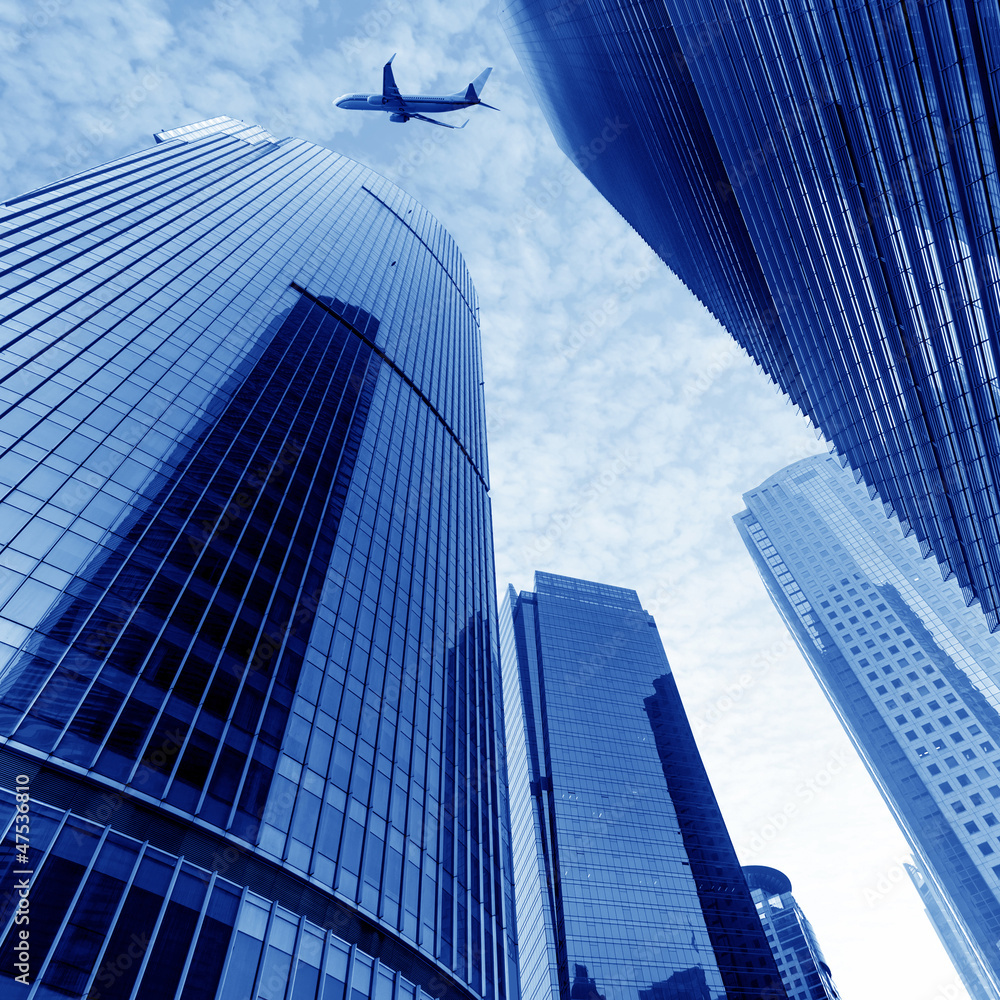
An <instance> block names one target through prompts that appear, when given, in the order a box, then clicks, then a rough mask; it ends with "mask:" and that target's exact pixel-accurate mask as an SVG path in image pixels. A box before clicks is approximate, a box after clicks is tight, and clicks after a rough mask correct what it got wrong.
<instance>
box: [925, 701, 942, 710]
mask: <svg viewBox="0 0 1000 1000" xmlns="http://www.w3.org/2000/svg"><path fill="white" fill-rule="evenodd" d="M927 707H928V708H929V709H930V710H931V711H932V712H937V711H938V710H940V708H941V705H940V704H939V703H938V702H936V701H929V702H927Z"/></svg>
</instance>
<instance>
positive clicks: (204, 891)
mask: <svg viewBox="0 0 1000 1000" xmlns="http://www.w3.org/2000/svg"><path fill="white" fill-rule="evenodd" d="M157 139H158V145H157V146H156V147H154V148H153V149H149V150H144V151H142V152H139V153H136V154H133V155H130V156H126V157H124V158H122V159H121V160H118V161H115V162H113V163H110V164H105V165H104V166H101V167H98V168H95V169H93V170H89V171H85V172H84V173H82V174H79V175H77V176H76V177H73V178H70V179H68V180H66V181H62V182H59V183H56V184H53V185H50V186H49V187H46V188H43V189H40V190H38V191H35V192H32V193H30V194H28V195H26V196H24V197H22V198H18V199H14V200H13V201H10V202H8V203H7V204H6V205H5V206H3V208H2V209H0V219H2V221H3V230H2V243H0V266H2V267H3V268H4V269H3V270H2V271H0V315H2V316H3V330H4V336H5V341H4V345H3V354H2V360H3V365H4V367H3V369H2V370H0V393H2V398H3V405H4V410H3V413H2V415H0V443H2V446H3V448H4V455H3V457H2V458H0V484H2V497H0V530H2V531H3V538H2V541H3V543H4V544H5V548H4V553H3V566H4V567H5V568H4V569H3V571H2V574H0V731H2V734H3V735H4V736H5V737H7V740H6V742H5V745H4V746H3V748H2V749H0V762H2V766H3V774H4V779H3V784H4V790H3V791H0V832H2V833H3V834H5V840H4V845H3V851H2V854H0V870H2V872H3V873H5V874H4V879H5V880H6V881H7V886H8V888H9V887H10V886H11V885H13V884H14V881H15V876H14V875H13V874H12V872H13V869H14V868H30V869H31V871H32V872H33V875H32V877H31V885H30V901H31V948H30V956H29V958H28V960H27V966H28V967H27V968H26V969H23V970H22V969H20V968H18V967H17V966H16V965H15V957H14V956H15V955H16V954H17V949H16V947H15V946H16V944H17V943H18V942H19V937H18V925H17V923H16V915H15V906H16V903H17V898H16V897H15V896H14V895H13V894H10V893H8V892H7V890H6V889H4V890H0V891H2V892H3V893H4V895H2V896H0V959H2V960H0V975H2V976H3V977H4V978H3V979H2V980H0V982H2V983H4V984H5V985H3V986H0V993H2V994H3V995H4V996H5V997H6V996H8V995H9V996H11V997H15V996H16V997H22V996H23V997H25V1000H35V998H36V997H37V998H39V1000H41V998H43V997H44V998H46V1000H51V998H53V997H57V996H70V997H80V996H88V997H91V998H92V1000H97V998H98V997H100V998H102V1000H111V998H120V1000H127V998H129V997H132V998H135V1000H152V998H159V997H170V998H173V997H175V996H177V997H183V998H184V1000H214V998H219V1000H242V998H245V997H261V998H267V1000H279V998H283V1000H284V998H288V1000H300V998H316V997H319V996H322V997H324V998H325V997H334V996H335V997H342V996H344V995H345V990H346V991H347V993H346V995H347V996H349V997H351V998H369V997H378V998H379V1000H382V998H383V997H384V998H386V1000H402V998H406V1000H415V998H421V997H426V996H429V995H433V996H447V997H449V998H452V997H454V998H460V1000H483V998H496V1000H499V998H502V997H507V996H516V995H517V989H516V984H515V983H512V982H511V979H512V977H515V976H516V972H515V969H514V960H513V945H512V943H511V940H510V939H509V937H508V935H509V933H510V932H512V928H511V919H510V914H511V912H512V886H511V882H510V872H509V861H507V860H504V858H505V854H506V852H508V851H509V843H508V833H507V828H506V818H505V817H506V811H507V807H506V800H505V795H506V792H505V781H504V767H505V765H504V758H503V746H502V741H501V734H500V733H499V732H498V724H499V718H500V705H499V701H498V699H499V691H500V684H501V678H500V668H499V658H498V655H497V636H496V623H495V611H494V605H495V595H494V592H493V583H492V580H493V564H492V540H491V526H490V514H489V501H488V497H487V492H486V491H487V484H486V480H485V475H486V454H485V433H484V426H485V421H484V412H483V398H482V391H481V389H480V385H481V381H482V376H481V372H480V362H479V327H478V321H477V319H476V302H475V292H474V290H473V288H472V285H471V283H470V281H469V277H468V274H467V272H466V269H465V266H464V263H463V262H462V260H461V257H460V256H459V254H458V252H457V249H456V247H455V245H454V243H453V241H452V240H451V238H450V237H449V236H448V234H447V233H446V232H445V231H444V230H443V229H442V228H441V226H440V225H439V224H438V223H437V222H436V221H435V220H434V219H432V218H431V217H430V216H429V215H428V214H427V213H426V212H425V211H424V210H423V209H422V208H421V207H420V206H419V205H418V204H416V203H415V202H414V201H412V200H411V199H409V198H408V197H407V196H406V195H404V194H403V193H402V192H401V191H400V190H398V189H397V188H395V187H394V186H393V185H391V184H389V183H388V182H386V181H385V180H383V179H381V178H380V177H378V176H377V175H375V174H373V173H372V172H371V171H368V170H366V169H365V168H363V167H361V166H360V165H359V164H357V163H354V162H352V161H351V160H348V159H346V158H344V157H341V156H338V155H337V154H335V153H332V152H330V151H328V150H324V149H321V148H320V147H317V146H315V145H312V144H310V143H306V142H302V141H299V140H296V139H285V140H281V141H278V140H275V139H274V138H272V137H271V136H270V135H268V134H267V133H266V132H264V131H263V130H261V129H259V128H257V127H255V126H247V125H244V124H243V123H240V122H235V121H233V120H231V119H224V118H220V119H213V120H212V121H209V122H203V123H200V124H198V125H196V126H190V127H188V128H183V129H177V130H174V131H171V132H167V133H161V134H160V135H159V136H157ZM492 692H496V697H494V696H493V695H492ZM25 791H26V792H28V794H30V797H31V802H30V830H31V835H30V853H29V854H28V856H27V858H24V857H23V854H22V857H21V858H20V859H19V858H18V852H16V851H15V850H14V848H15V846H16V844H17V833H18V832H19V829H20V827H19V824H18V823H17V822H16V821H15V808H16V802H17V800H16V799H15V795H16V794H17V793H21V792H25ZM21 801H24V799H22V800H21ZM26 862H27V863H26ZM22 972H23V973H24V974H25V977H26V978H25V979H24V980H22V983H21V984H19V983H18V982H17V981H15V980H13V979H12V978H8V977H14V976H16V975H18V974H20V973H22ZM24 983H28V984H30V988H29V987H28V986H25V985H24ZM425 991H426V992H425Z"/></svg>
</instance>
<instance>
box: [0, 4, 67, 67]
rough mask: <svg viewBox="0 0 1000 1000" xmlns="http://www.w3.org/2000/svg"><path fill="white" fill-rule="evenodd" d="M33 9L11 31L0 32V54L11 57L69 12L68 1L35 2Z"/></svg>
mask: <svg viewBox="0 0 1000 1000" xmlns="http://www.w3.org/2000/svg"><path fill="white" fill-rule="evenodd" d="M32 7H33V8H34V9H33V10H32V11H31V12H30V13H29V14H28V15H27V17H25V18H23V19H22V20H21V22H20V23H19V24H18V25H17V26H16V27H15V28H14V29H13V30H10V29H8V30H6V31H2V32H0V52H3V53H4V54H6V55H12V54H13V53H15V52H17V50H18V49H19V48H21V46H22V45H25V44H27V43H28V42H31V41H34V40H35V39H37V38H39V37H40V36H41V35H42V34H43V33H44V32H45V31H46V30H47V29H48V28H49V27H51V25H52V22H53V21H55V20H56V19H58V18H60V17H61V16H62V15H63V14H65V13H66V11H68V10H69V7H70V0H35V3H34V4H32Z"/></svg>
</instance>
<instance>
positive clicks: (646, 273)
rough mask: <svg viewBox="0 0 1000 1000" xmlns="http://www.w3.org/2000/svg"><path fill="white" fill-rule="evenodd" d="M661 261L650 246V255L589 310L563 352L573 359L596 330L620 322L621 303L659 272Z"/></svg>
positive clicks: (647, 251) (569, 337) (564, 355)
mask: <svg viewBox="0 0 1000 1000" xmlns="http://www.w3.org/2000/svg"><path fill="white" fill-rule="evenodd" d="M659 262H660V261H659V258H658V257H657V255H656V253H655V252H654V251H653V250H652V249H651V248H649V247H647V248H646V256H645V257H644V258H643V260H642V261H641V262H640V263H639V265H638V266H637V267H634V268H632V270H631V271H629V273H628V274H627V275H625V277H624V278H621V279H620V280H619V281H618V283H617V284H616V286H615V292H614V294H613V295H609V296H608V297H607V298H606V299H604V300H603V301H602V302H601V303H600V305H598V306H595V307H594V308H593V309H591V310H590V311H589V312H588V313H587V317H586V319H584V320H583V322H582V323H580V324H578V325H577V326H576V327H575V328H574V329H573V331H572V332H571V333H570V334H569V336H568V337H567V338H566V340H565V341H564V343H563V346H562V348H561V349H560V351H559V353H560V355H561V356H562V357H563V358H565V359H566V360H567V361H570V360H571V359H572V358H574V357H575V356H576V354H577V353H578V352H579V350H580V348H581V347H583V346H584V345H585V344H587V343H588V342H589V341H590V340H592V339H593V338H594V336H595V335H596V334H598V333H600V332H601V331H602V330H606V329H608V328H609V327H614V326H616V325H617V323H618V318H617V316H616V313H617V312H618V309H619V307H620V306H623V305H625V304H626V303H627V302H628V301H629V300H630V299H631V298H632V296H633V295H635V294H636V292H638V291H639V289H640V288H642V286H643V285H644V284H645V283H646V282H647V281H649V279H650V278H651V277H652V276H653V274H654V273H655V272H656V268H657V265H658V264H659Z"/></svg>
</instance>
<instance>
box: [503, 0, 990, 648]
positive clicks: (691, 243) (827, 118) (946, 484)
mask: <svg viewBox="0 0 1000 1000" xmlns="http://www.w3.org/2000/svg"><path fill="white" fill-rule="evenodd" d="M500 16H501V19H502V20H503V23H504V27H505V28H506V31H507V34H508V36H509V38H510V39H511V42H512V44H513V45H514V48H515V50H516V51H517V53H518V57H519V59H520V61H521V64H522V65H523V66H524V69H525V72H526V73H527V74H528V76H529V78H530V79H531V80H532V82H533V84H534V87H535V90H536V92H537V94H538V96H539V100H540V101H541V104H542V107H543V109H544V111H545V113H546V115H547V117H548V120H549V122H550V124H551V125H552V128H553V131H554V132H555V134H556V137H557V139H558V140H559V142H560V144H561V145H562V147H563V149H564V150H565V151H566V153H567V154H568V155H570V156H571V157H573V158H574V159H575V160H576V161H577V162H578V163H579V165H580V166H581V168H582V169H584V170H585V172H586V174H587V176H588V177H589V178H590V179H591V180H592V181H593V183H594V184H595V185H596V186H597V188H598V189H599V190H600V191H601V192H602V193H603V194H604V195H605V196H606V197H607V198H608V200H609V201H611V202H612V204H614V205H615V207H616V208H617V209H618V210H619V211H620V212H621V213H622V214H623V215H624V216H625V218H626V219H627V220H628V221H629V222H630V223H631V224H632V225H633V226H634V227H635V228H636V230H637V231H638V232H639V233H640V235H642V237H643V238H644V239H645V240H646V241H647V242H648V243H649V244H650V246H652V247H653V248H654V249H655V250H656V251H657V253H659V255H660V256H661V257H662V259H663V260H664V261H665V262H666V263H667V264H668V265H669V266H670V267H671V268H672V269H673V270H674V271H675V272H676V273H677V274H678V275H679V276H680V278H681V279H682V280H683V281H684V282H685V283H686V284H687V285H688V287H689V288H691V290H692V291H693V292H694V293H695V294H696V295H697V296H698V297H699V299H700V300H701V301H702V302H703V303H704V304H705V305H706V306H707V307H708V308H709V309H710V310H711V311H712V313H713V314H714V315H715V316H716V317H717V318H718V319H719V320H720V321H721V322H722V323H723V324H724V325H725V327H726V328H727V329H728V330H729V331H730V333H731V334H732V335H733V336H734V337H735V338H736V340H737V341H738V342H739V343H740V344H741V345H742V346H743V347H744V348H745V349H746V350H747V351H749V352H750V354H751V355H752V356H753V357H754V358H755V360H756V361H757V362H758V363H759V364H760V365H761V367H762V368H763V369H764V371H766V372H767V374H768V375H770V376H771V378H773V379H774V380H775V381H776V382H777V383H778V384H779V385H780V386H781V387H782V388H783V389H784V390H785V392H786V393H787V394H788V396H789V398H790V399H791V400H792V401H793V402H794V403H796V404H797V405H798V406H799V407H801V409H802V410H803V412H804V413H806V414H808V416H809V417H811V418H812V420H813V421H815V423H816V424H817V425H818V426H819V427H821V428H822V430H823V431H824V433H825V434H826V435H827V437H828V438H829V439H830V440H831V441H832V442H834V444H835V445H836V447H837V448H838V450H839V451H840V452H841V453H842V454H843V455H845V456H846V457H847V459H848V460H849V462H850V464H851V466H852V467H853V468H854V469H855V470H856V471H857V472H858V473H859V474H861V475H863V477H864V479H865V481H866V482H867V483H868V484H869V485H870V486H871V487H872V488H874V489H877V490H878V493H879V495H880V497H881V498H882V500H883V501H884V502H886V503H888V504H889V505H891V507H892V508H893V509H894V510H895V511H896V512H897V513H898V514H899V517H900V520H901V521H903V522H904V523H905V524H906V525H908V526H909V527H911V528H912V529H913V530H914V532H915V533H916V535H917V537H918V539H919V540H920V541H921V542H922V543H923V544H925V546H926V547H927V549H928V550H933V552H934V553H935V555H936V556H937V557H938V558H939V559H940V560H941V561H942V563H944V564H945V565H946V566H948V567H949V568H950V571H951V572H953V573H954V574H955V575H956V577H957V578H958V580H959V583H960V584H961V585H962V587H963V588H964V590H965V593H966V598H967V599H971V598H972V596H973V594H975V595H976V596H978V597H979V599H980V600H981V602H982V607H983V610H984V612H985V613H986V615H987V620H988V622H989V625H990V628H991V629H993V630H996V629H997V628H998V627H1000V419H998V412H1000V384H998V381H997V377H998V376H997V372H998V368H1000V339H998V333H997V331H998V330H1000V281H998V271H997V267H998V265H997V261H998V259H1000V226H998V220H1000V186H998V184H997V181H996V178H997V175H998V170H997V168H998V163H1000V125H998V122H1000V116H998V112H997V109H998V107H1000V73H998V70H1000V9H998V8H997V5H996V4H995V3H979V4H976V3H972V2H970V0H959V2H954V3H924V2H918V0H893V2H877V0H867V2H863V3H847V2H844V0H831V2H828V3H825V4H820V5H816V4H810V3H806V2H804V0H791V2H785V0H759V2H751V0H717V2H715V3H712V4H706V3H704V2H700V0H644V2H640V3H629V4H620V3H607V2H602V0H594V2H592V3H587V4H582V3H577V2H574V0H566V2H564V3H561V4H554V3H549V2H548V0H513V2H510V3H507V4H505V5H504V6H503V7H502V9H501V15H500ZM608 121H611V122H613V123H614V129H612V130H610V131H607V132H605V131H603V130H604V129H606V127H607V125H606V123H607V122H608ZM605 135H606V136H609V137H611V140H610V141H608V140H607V139H606V138H605ZM581 147H582V148H583V151H584V153H585V154H586V155H582V154H581V153H580V149H581Z"/></svg>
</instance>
